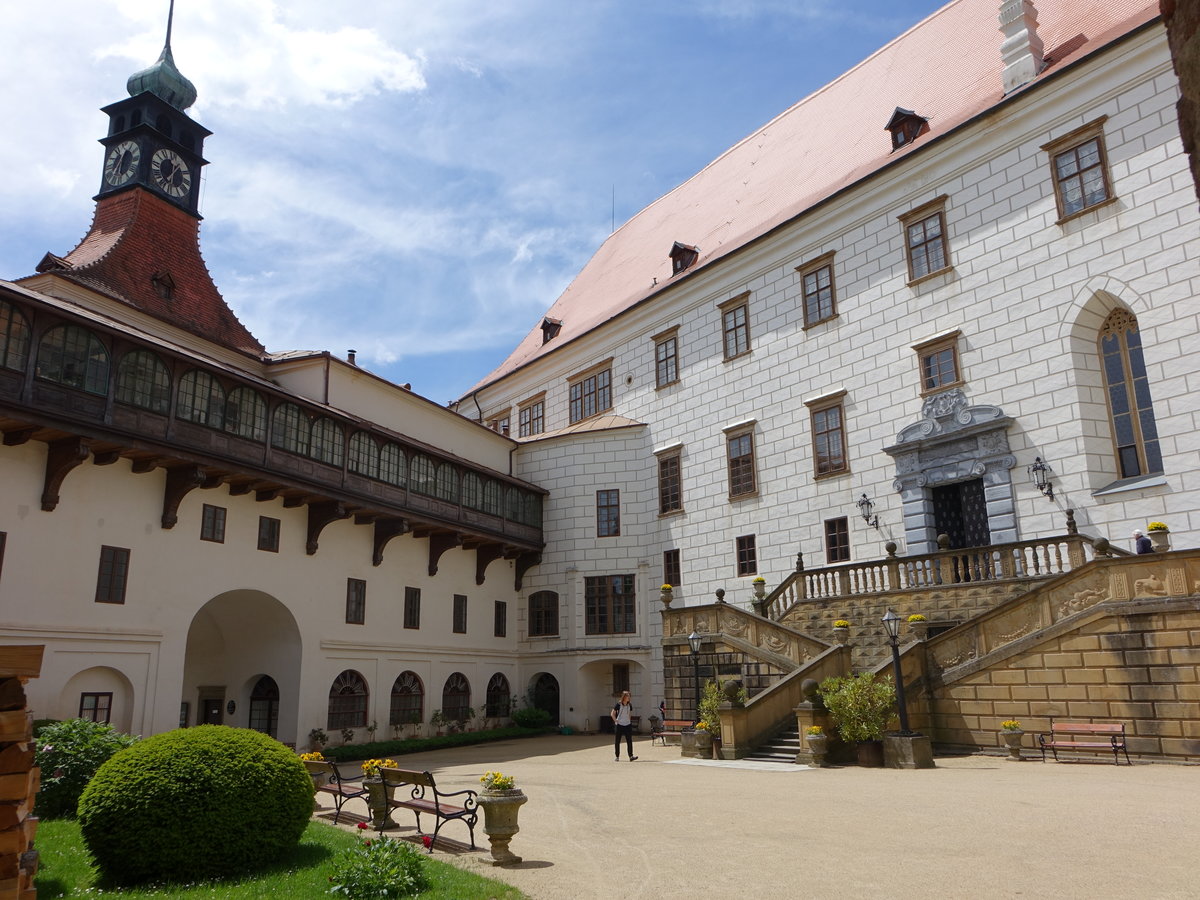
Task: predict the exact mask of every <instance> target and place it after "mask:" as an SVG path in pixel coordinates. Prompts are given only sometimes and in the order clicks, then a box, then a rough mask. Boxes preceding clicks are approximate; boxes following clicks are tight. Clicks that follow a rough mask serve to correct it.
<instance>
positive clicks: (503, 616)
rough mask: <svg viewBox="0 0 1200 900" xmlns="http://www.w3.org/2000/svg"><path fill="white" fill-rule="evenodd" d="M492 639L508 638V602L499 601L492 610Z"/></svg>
mask: <svg viewBox="0 0 1200 900" xmlns="http://www.w3.org/2000/svg"><path fill="white" fill-rule="evenodd" d="M492 615H493V621H492V637H498V638H506V637H508V601H506V600H497V601H495V605H494V606H493V609H492Z"/></svg>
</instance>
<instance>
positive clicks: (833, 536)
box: [825, 516, 850, 563]
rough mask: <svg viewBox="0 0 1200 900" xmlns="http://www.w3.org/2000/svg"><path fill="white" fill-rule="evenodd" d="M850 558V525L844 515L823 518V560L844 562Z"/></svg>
mask: <svg viewBox="0 0 1200 900" xmlns="http://www.w3.org/2000/svg"><path fill="white" fill-rule="evenodd" d="M849 559H850V526H849V523H848V521H847V519H846V517H845V516H842V517H841V518H838V519H826V520H825V561H826V562H828V563H839V562H846V561H847V560H849Z"/></svg>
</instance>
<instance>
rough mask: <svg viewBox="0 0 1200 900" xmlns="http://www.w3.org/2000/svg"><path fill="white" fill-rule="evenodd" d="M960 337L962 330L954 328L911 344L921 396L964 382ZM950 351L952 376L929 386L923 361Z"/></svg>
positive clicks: (936, 392) (945, 389) (939, 391)
mask: <svg viewBox="0 0 1200 900" xmlns="http://www.w3.org/2000/svg"><path fill="white" fill-rule="evenodd" d="M960 337H962V331H960V330H958V329H955V330H954V331H952V332H950V333H948V334H939V335H937V336H936V337H931V338H929V339H928V340H925V341H921V342H920V343H919V344H913V345H912V349H913V352H914V353H916V354H917V377H918V378H919V379H920V387H921V396H922V397H927V396H929V395H930V394H938V393H941V392H942V391H947V390H949V389H950V388H953V387H959V386H960V385H963V384H965V383H966V379H965V378H964V377H963V370H962V357H961V355H960V354H959V352H958V342H959V338H960ZM947 350H949V351H950V358H951V363H952V365H953V368H954V377H953V378H952V379H950V380H949V381H943V382H939V383H938V384H936V385H933V386H929V385H928V384H926V382H927V381H928V375H927V371H926V366H925V361H926V360H927V359H932V358H934V357H935V356H938V355H940V354H941V353H944V352H945V351H947Z"/></svg>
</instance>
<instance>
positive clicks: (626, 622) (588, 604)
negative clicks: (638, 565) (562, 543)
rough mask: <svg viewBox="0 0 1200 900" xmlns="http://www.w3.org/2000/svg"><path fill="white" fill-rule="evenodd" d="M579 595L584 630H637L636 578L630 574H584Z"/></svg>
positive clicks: (598, 632)
mask: <svg viewBox="0 0 1200 900" xmlns="http://www.w3.org/2000/svg"><path fill="white" fill-rule="evenodd" d="M618 580H619V582H620V583H619V584H618ZM614 586H616V590H614V589H613V588H614ZM601 588H603V590H601ZM583 596H584V633H585V634H598V635H606V634H607V635H611V634H637V630H638V629H637V581H636V580H635V577H634V576H633V575H624V574H623V575H587V576H584V579H583ZM602 620H603V627H601V625H602ZM618 625H619V626H620V627H619V630H618Z"/></svg>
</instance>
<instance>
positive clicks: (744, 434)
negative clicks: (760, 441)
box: [724, 422, 758, 500]
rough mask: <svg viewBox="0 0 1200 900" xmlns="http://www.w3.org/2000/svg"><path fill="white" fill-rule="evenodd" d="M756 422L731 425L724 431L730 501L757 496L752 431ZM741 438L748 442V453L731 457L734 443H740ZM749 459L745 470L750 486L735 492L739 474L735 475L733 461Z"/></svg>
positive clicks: (755, 458) (755, 461)
mask: <svg viewBox="0 0 1200 900" xmlns="http://www.w3.org/2000/svg"><path fill="white" fill-rule="evenodd" d="M757 424H758V423H757V422H742V423H739V424H737V425H731V426H729V427H728V428H726V429H724V431H725V468H726V473H727V475H728V489H729V499H730V500H743V499H745V498H747V497H757V496H758V454H757V452H756V450H755V446H754V430H755V426H756V425H757ZM743 438H745V439H747V440H748V441H749V453H742V454H740V455H739V456H737V457H734V456H733V455H732V453H733V448H734V442H740V441H741V440H742V439H743ZM747 457H748V458H749V463H748V464H746V469H747V470H748V472H749V479H750V486H749V488H747V489H746V490H736V484H737V481H736V479H737V478H738V475H740V474H743V473H741V472H739V473H737V474H735V469H734V460H735V459H738V460H741V459H744V458H747Z"/></svg>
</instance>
